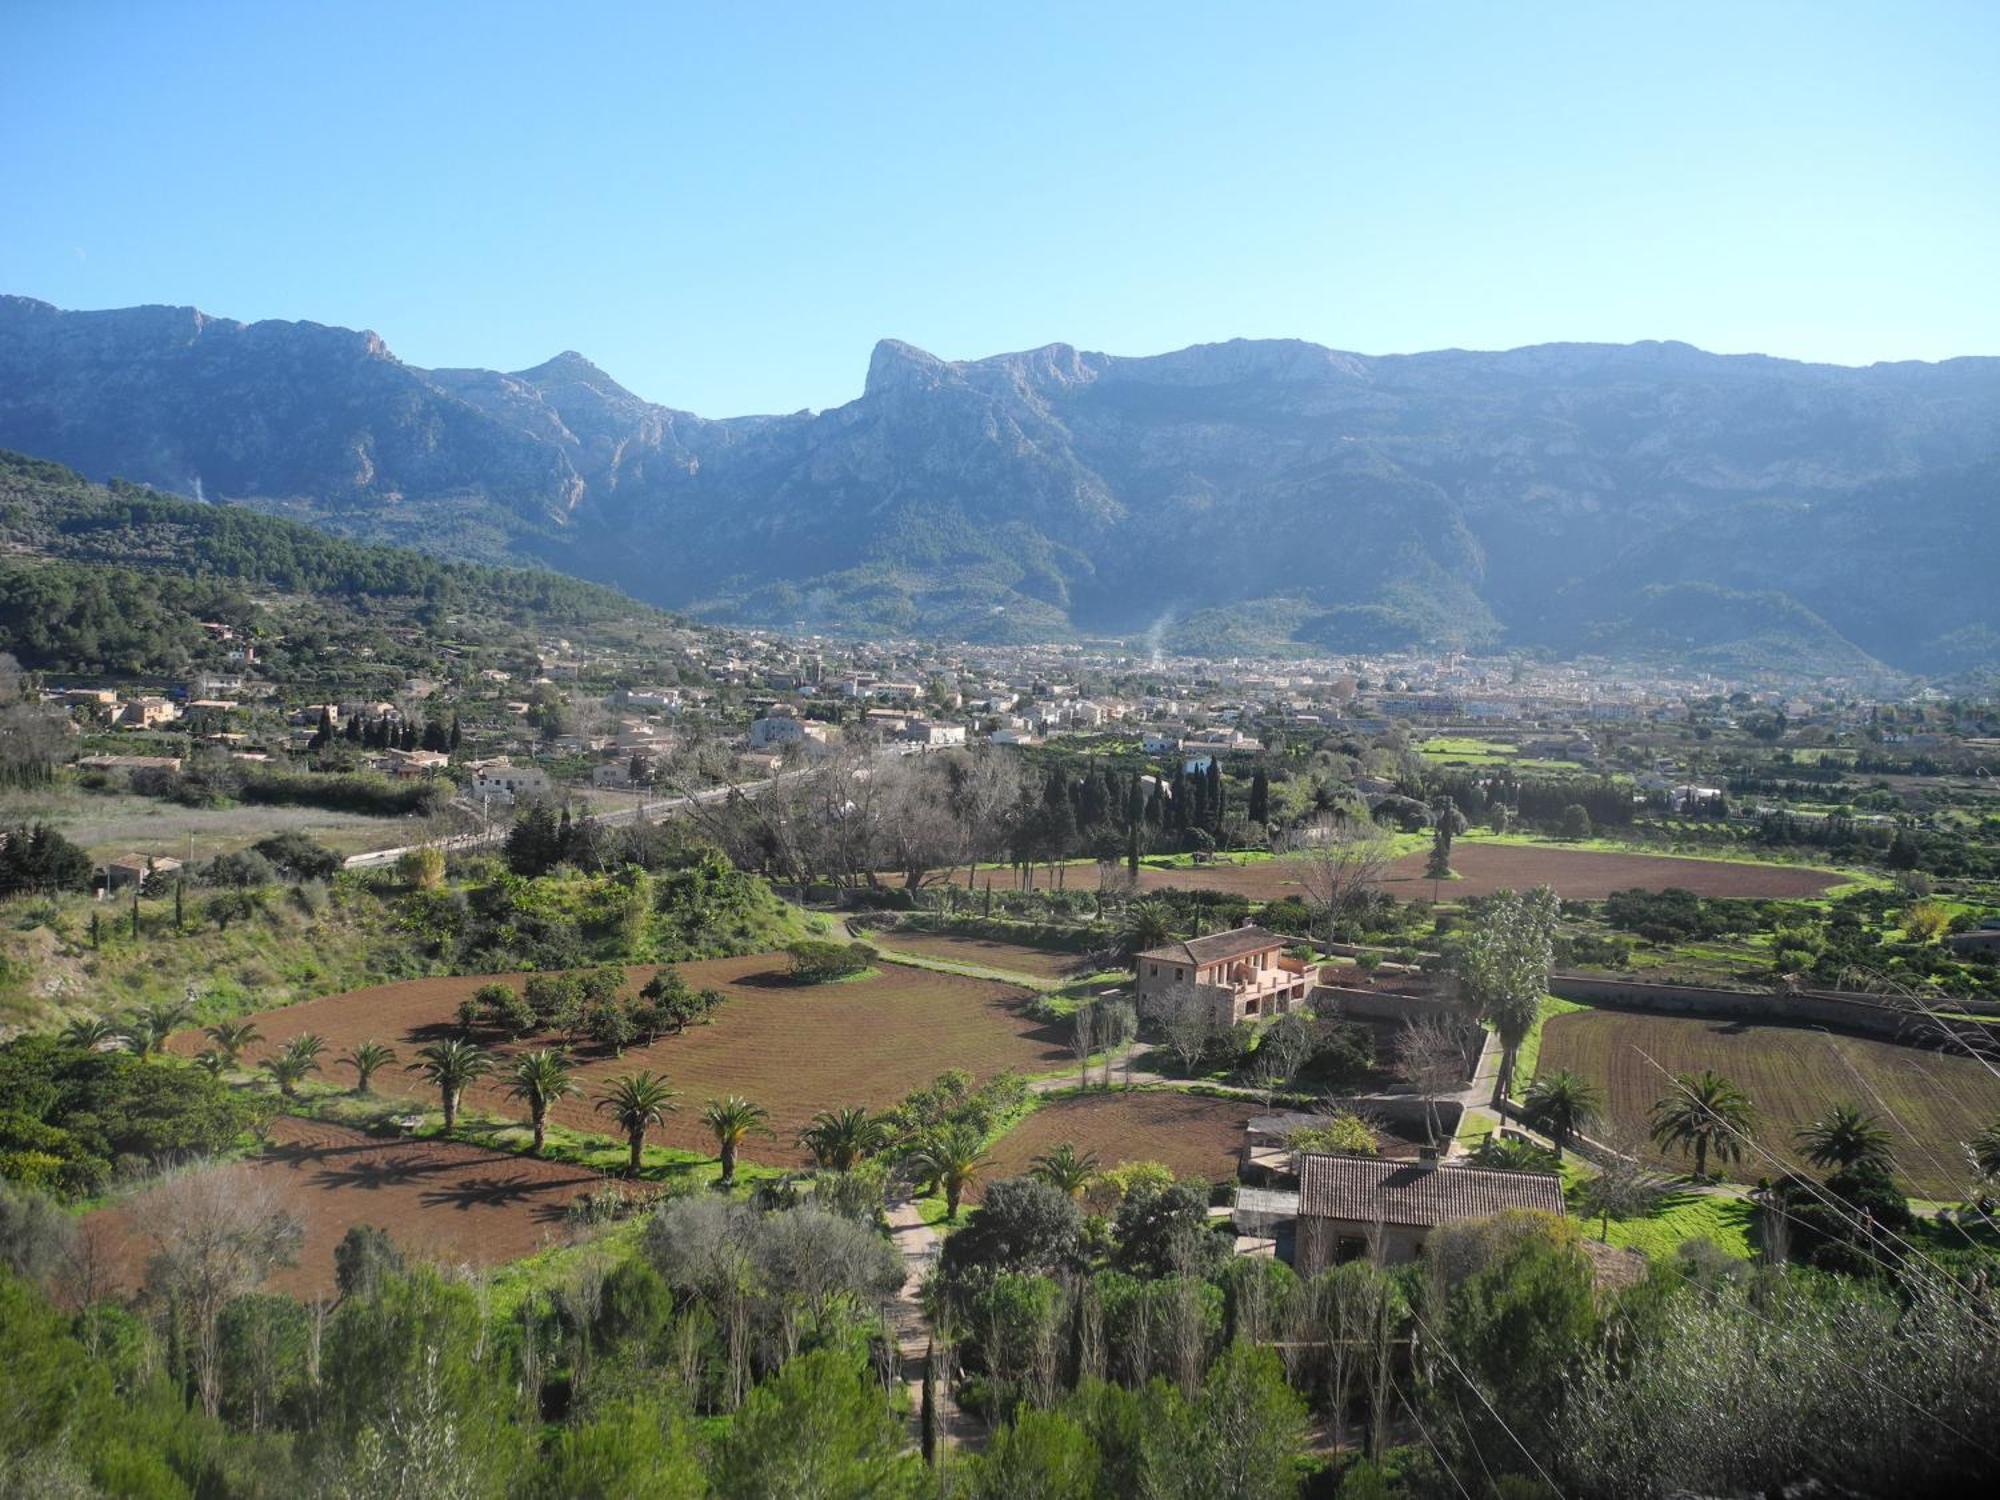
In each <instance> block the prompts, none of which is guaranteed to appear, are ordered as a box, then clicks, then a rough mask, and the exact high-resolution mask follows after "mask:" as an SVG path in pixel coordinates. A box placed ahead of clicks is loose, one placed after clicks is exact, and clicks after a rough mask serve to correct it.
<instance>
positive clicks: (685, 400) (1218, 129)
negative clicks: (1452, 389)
mask: <svg viewBox="0 0 2000 1500" xmlns="http://www.w3.org/2000/svg"><path fill="white" fill-rule="evenodd" d="M4 35H5V38H6V45H5V47H4V48H0V203H4V204H5V205H6V211H5V213H4V216H0V290H5V291H14V292H19V293H23V294H26V295H29V296H35V297H41V298H44V299H46V300H48V301H51V302H55V303H58V304H60V305H62V306H66V307H111V306H123V305H127V304H131V303H138V302H168V303H193V304H196V305H198V306H200V307H203V308H205V309H207V310H208V311H211V312H215V313H220V314H226V315H228V316H232V317H239V318H246V319H248V318H268V317H277V318H310V319H313V320H315V321H319V322H325V323H341V324H348V325H354V326H362V327H369V328H373V329H375V330H376V331H378V332H379V333H381V334H382V335H383V337H385V338H386V339H387V340H388V341H389V343H390V346H391V347H392V348H393V349H395V350H396V352H397V353H398V354H400V355H401V356H402V357H403V358H405V359H407V360H409V361H411V362H413V363H416V364H422V365H450V364H465V365H473V364H476V365H487V366H493V367H498V368H502V369H517V368H522V367H524V366H527V365H530V364H533V363H536V362H538V361H540V360H542V359H544V358H546V357H548V356H549V355H551V354H553V353H555V352H557V351H558V350H561V349H565V348H575V349H578V350H581V351H582V352H584V353H585V354H588V355H589V356H590V357H591V358H593V359H595V360H596V361H597V362H598V363H599V364H601V365H602V366H604V367H605V368H606V369H607V370H609V371H610V372H611V373H612V374H613V375H615V376H616V377H618V378H619V379H620V380H622V381H623V382H624V383H625V384H627V385H628V386H630V387H631V388H632V389H634V390H636V391H638V392H639V393H640V394H642V395H644V396H647V397H650V398H652V399H654V400H658V401H663V402H667V403H669V404H671V405H675V406H680V407H685V408H689V409H692V410H696V411H700V412H704V413H707V414H710V415H718V416H719V415H730V414H735V413H739V412H748V411H786V410H794V409H797V408H800V407H806V406H812V407H821V406H828V405H834V404H837V403H839V402H842V401H845V400H849V399H851V398H852V397H854V396H855V395H857V394H858V393H859V391H860V386H861V380H862V376H863V374H864V372H865V370H866V367H867V359H868V352H869V349H870V347H871V346H872V344H873V343H874V341H875V340H876V339H877V338H880V337H884V336H892V337H897V338H902V339H906V340H908V341H909V342H911V343H914V344H918V345H921V346H922V347H924V348H927V349H930V350H932V351H933V352H936V353H938V354H942V355H945V356H948V357H954V358H967V357H974V356H978V355H983V354H990V353H995V352H998V351H1001V350H1005V349H1018V348H1026V347H1032V346H1034V345H1037V344H1042V343H1047V342H1050V341H1054V340H1062V341H1065V342H1069V343H1073V344H1077V345H1079V346H1081V347H1085V348H1091V349H1106V350H1110V351H1113V352H1116V353H1130V354H1139V353H1151V352H1155V351H1159V350H1163V349H1171V348H1177V347H1180V346H1182V345H1184V344H1189V343H1196V342H1202V341H1207V340H1214V339H1222V338H1229V337H1235V336H1239V335H1241V336H1253V337H1265V336H1296V337H1302V338H1309V339H1314V340H1317V341H1319V342H1322V343H1328V344H1333V345H1336V346H1338V347H1342V348H1349V349H1358V350H1362V351H1366V352H1371V353H1386V352H1395V351H1407V350H1415V349H1426V348H1439V347H1447V346H1457V347H1467V348H1497V347H1508V346H1512V345H1517V344H1525V343H1537V342H1542V341H1545V340H1553V339H1603V340H1621V341H1622V340H1629V339H1639V338H1679V339H1685V340H1687V341H1689V342H1691V343H1696V344H1700V345H1702V346H1704V347H1706V348H1712V349H1720V350H1727V351H1743V350H1756V351H1762V352H1768V353H1775V354H1785V355H1792V356H1796V357H1802V358H1810V359H1824V360H1832V361H1837V362H1841V363H1867V362H1870V361H1873V360H1877V359H1906V358H1920V359H1935V358H1942V357H1948V356H1950V355H1954V354H1972V353H1985V354H1995V353H2000V277H1996V272H2000V87H1996V86H1995V84H1994V79H1995V78H1996V77H2000V4H1993V3H1972V4H1963V5H1957V4H1916V3H1907V0H1905V3H1894V4H1892V3H1889V0H1882V3H1879V4H1872V5H1859V4H1840V3H1816V4H1810V5H1807V4H1799V5H1784V4H1762V3H1754V0H1736V3H1732V4H1726V5H1705V4H1690V3H1682V0H1675V3H1672V4H1644V5H1642V4H1625V3H1622V0H1600V3H1595V4H1577V5H1566V4H1557V3H1529V0H1521V3H1518V4H1499V3H1490V4H1453V3H1442V0H1433V3H1424V4H1419V3H1414V0H1413V3H1408V4H1388V3H1373V0H1371V3H1368V4H1365V5H1364V4H1351V5H1350V4H1336V3H1332V0H1328V3H1322V4H1315V5H1304V6H1296V7H1293V6H1276V5H1268V6H1267V5H1235V4H1231V5H1220V4H1213V3H1210V4H1203V5H1192V4H1180V3H1174V0H1155V3H1152V4H1146V5H1122V4H1095V3H1091V4H1077V3H1069V4H1057V5H1046V6H1045V5H1038V4H1027V3H1011V4H1004V5H996V4H988V5H983V6H971V5H960V4H951V3H945V0H931V3H927V4H913V5H908V6H890V5H868V4H861V3H855V4H845V5H823V4H812V5H806V4H760V5H752V4H719V5H704V6H698V7H697V6H692V5H690V6H680V5H668V4H649V5H631V6H620V5H608V4H589V3H573V4H567V5H561V6H557V5H553V4H551V5H546V6H529V5H511V4H498V3H487V4H479V5H448V4H444V3H422V0H406V3H398V4H381V5H369V4H346V5H339V6H333V5H327V6H315V5H309V4H293V3H284V4H271V3H262V4H256V5H230V4H204V5H198V6H196V5H180V4H174V3H166V0H161V3H130V4H109V3H92V0H6V15H5V22H4Z"/></svg>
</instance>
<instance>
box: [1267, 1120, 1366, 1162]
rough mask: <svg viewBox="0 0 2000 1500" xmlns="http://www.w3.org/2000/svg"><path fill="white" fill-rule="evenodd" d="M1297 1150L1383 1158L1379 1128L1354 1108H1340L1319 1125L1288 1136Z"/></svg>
mask: <svg viewBox="0 0 2000 1500" xmlns="http://www.w3.org/2000/svg"><path fill="white" fill-rule="evenodd" d="M1285 1144H1286V1145H1287V1146H1290V1147H1291V1148H1292V1149H1293V1150H1294V1151H1334V1152H1339V1153H1341V1154H1342V1155H1346V1156H1379V1155H1380V1154H1381V1146H1380V1144H1379V1143H1378V1142H1377V1141H1376V1139H1375V1128H1374V1126H1372V1125H1370V1124H1369V1123H1368V1122H1367V1121H1366V1120H1364V1119H1362V1118H1361V1116H1359V1115H1357V1114H1356V1113H1354V1111H1353V1110H1351V1109H1337V1110H1335V1111H1334V1112H1333V1113H1332V1114H1330V1115H1328V1116H1327V1117H1326V1118H1325V1119H1324V1120H1322V1121H1321V1122H1320V1123H1319V1124H1317V1125H1302V1126H1300V1127H1299V1128H1298V1129H1297V1130H1293V1131H1291V1132H1289V1133H1288V1134H1287V1135H1286V1136H1285Z"/></svg>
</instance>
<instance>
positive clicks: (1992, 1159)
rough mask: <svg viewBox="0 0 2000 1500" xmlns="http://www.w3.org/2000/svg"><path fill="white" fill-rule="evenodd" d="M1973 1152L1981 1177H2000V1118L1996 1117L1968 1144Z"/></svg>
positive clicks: (1975, 1165) (1968, 1147)
mask: <svg viewBox="0 0 2000 1500" xmlns="http://www.w3.org/2000/svg"><path fill="white" fill-rule="evenodd" d="M1966 1149H1967V1151H1969V1152H1970V1153H1971V1156H1972V1165H1973V1168H1974V1170H1975V1171H1977V1172H1978V1173H1979V1175H1980V1176H1981V1177H1985V1178H1989V1179H1991V1178H2000V1119H1996V1120H1995V1121H1994V1122H1993V1123H1992V1124H1991V1125H1988V1126H1987V1127H1986V1128H1985V1129H1984V1130H1982V1131H1980V1132H1979V1134H1978V1135H1976V1136H1974V1137H1973V1138H1972V1142H1971V1144H1970V1145H1969V1146H1967V1148H1966Z"/></svg>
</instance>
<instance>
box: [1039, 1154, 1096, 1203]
mask: <svg viewBox="0 0 2000 1500" xmlns="http://www.w3.org/2000/svg"><path fill="white" fill-rule="evenodd" d="M1028 1175H1029V1176H1030V1177H1032V1178H1034V1179H1035V1181H1037V1182H1045V1183H1047V1184H1048V1185H1049V1186H1050V1187H1052V1188H1054V1189H1055V1190H1056V1191H1057V1192H1060V1193H1066V1194H1068V1195H1069V1196H1070V1197H1072V1198H1081V1197H1082V1196H1083V1190H1084V1189H1085V1188H1087V1187H1089V1186H1090V1184H1091V1182H1092V1181H1093V1180H1094V1179H1095V1178H1096V1176H1097V1153H1096V1152H1095V1151H1084V1152H1079V1151H1078V1150H1077V1149H1076V1147H1075V1146H1073V1145H1071V1144H1070V1143H1069V1142H1068V1141H1064V1142H1063V1143H1062V1144H1061V1145H1060V1146H1058V1147H1056V1149H1055V1150H1053V1151H1049V1152H1045V1153H1043V1154H1042V1155H1040V1156H1038V1157H1036V1158H1035V1159H1034V1160H1033V1161H1032V1162H1030V1163H1029V1164H1028Z"/></svg>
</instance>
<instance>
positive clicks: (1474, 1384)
mask: <svg viewBox="0 0 2000 1500" xmlns="http://www.w3.org/2000/svg"><path fill="white" fill-rule="evenodd" d="M1410 1316H1411V1317H1412V1318H1414V1319H1415V1320H1416V1323H1417V1326H1418V1327H1419V1328H1421V1329H1423V1331H1424V1333H1425V1336H1426V1337H1428V1338H1429V1339H1430V1340H1431V1341H1432V1342H1433V1343H1434V1344H1436V1346H1437V1350H1438V1352H1439V1353H1440V1354H1442V1355H1443V1356H1444V1357H1445V1358H1446V1359H1448V1360H1450V1361H1451V1367H1452V1369H1453V1370H1455V1371H1457V1372H1458V1378H1459V1379H1460V1380H1463V1381H1464V1382H1465V1383H1466V1385H1467V1386H1469V1387H1470V1388H1471V1390H1472V1394H1473V1395H1475V1396H1477V1397H1478V1398H1479V1404H1480V1405H1481V1406H1483V1407H1485V1408H1486V1411H1487V1414H1488V1415H1489V1416H1491V1417H1492V1418H1493V1420H1494V1421H1496V1422H1498V1423H1499V1424H1500V1430H1501V1431H1502V1432H1504V1433H1506V1434H1507V1436H1508V1437H1509V1438H1511V1439H1513V1442H1514V1446H1515V1447H1516V1448H1519V1449H1520V1450H1521V1454H1522V1456H1523V1457H1524V1458H1526V1459H1527V1460H1528V1462H1529V1463H1531V1464H1533V1465H1534V1466H1535V1472H1536V1473H1537V1474H1539V1475H1541V1476H1542V1483H1543V1484H1546V1485H1547V1486H1548V1487H1549V1488H1550V1489H1551V1490H1553V1491H1555V1495H1556V1500H1563V1492H1562V1486H1560V1485H1558V1484H1557V1483H1556V1482H1555V1480H1553V1479H1552V1478H1550V1477H1549V1471H1548V1470H1547V1469H1545V1468H1543V1467H1542V1461H1541V1460H1540V1459H1538V1458H1536V1457H1535V1455H1534V1454H1533V1453H1531V1452H1530V1451H1529V1450H1528V1445H1527V1444H1526V1443H1524V1442H1522V1441H1521V1437H1520V1434H1519V1433H1517V1432H1515V1431H1514V1429H1513V1428H1512V1427H1510V1426H1508V1424H1507V1419H1506V1418H1505V1417H1503V1416H1501V1415H1500V1413H1499V1412H1498V1411H1497V1410H1495V1408H1494V1405H1493V1403H1492V1402H1491V1401H1489V1400H1487V1399H1486V1392H1484V1391H1482V1390H1481V1389H1480V1388H1479V1382H1478V1381H1476V1380H1474V1379H1473V1378H1472V1377H1471V1376H1470V1375H1468V1374H1466V1372H1465V1366H1463V1365H1461V1364H1460V1363H1459V1362H1458V1356H1457V1355H1455V1354H1453V1353H1452V1352H1451V1348H1450V1346H1449V1345H1447V1344H1446V1343H1445V1342H1444V1340H1443V1339H1440V1338H1439V1337H1438V1336H1437V1335H1436V1334H1434V1333H1432V1332H1431V1327H1430V1324H1428V1323H1426V1322H1425V1321H1424V1318H1423V1314H1422V1313H1420V1312H1418V1311H1417V1309H1416V1307H1415V1305H1414V1304H1412V1306H1411V1307H1410Z"/></svg>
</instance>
